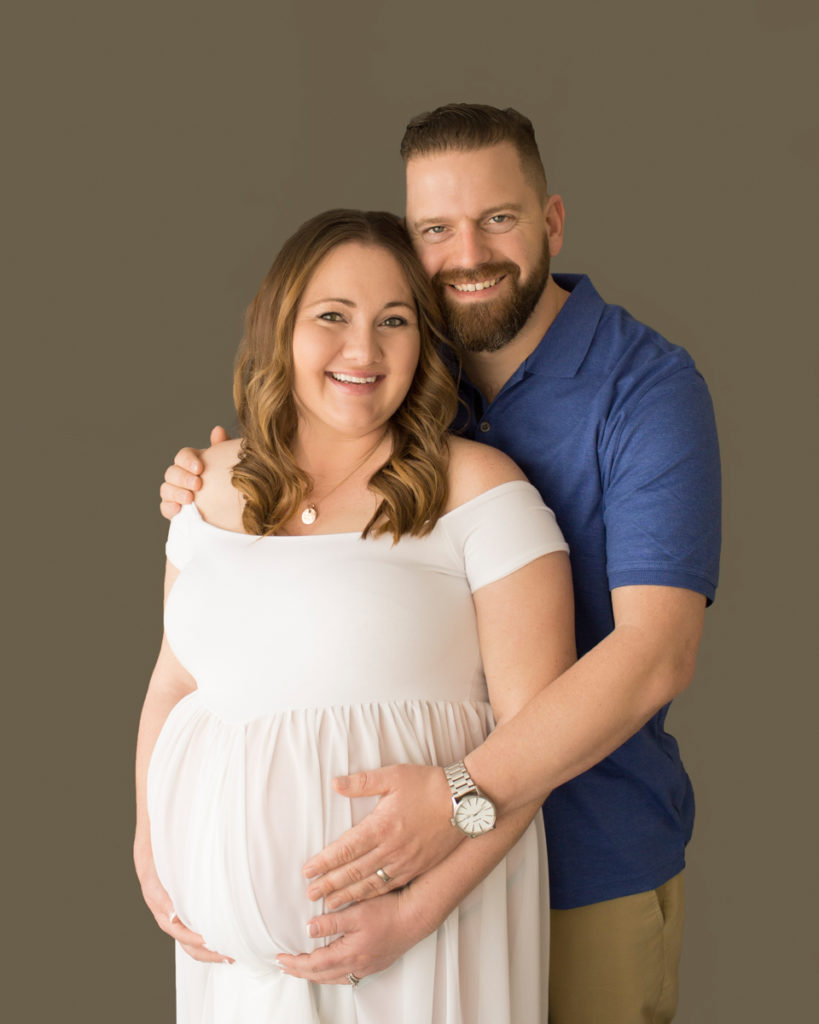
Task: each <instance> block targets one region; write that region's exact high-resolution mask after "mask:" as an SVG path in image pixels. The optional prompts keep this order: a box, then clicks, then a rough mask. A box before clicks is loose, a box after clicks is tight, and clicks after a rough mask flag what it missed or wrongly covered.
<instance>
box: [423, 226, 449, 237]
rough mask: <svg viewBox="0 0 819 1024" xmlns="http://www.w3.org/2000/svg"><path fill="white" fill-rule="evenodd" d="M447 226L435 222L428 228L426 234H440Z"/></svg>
mask: <svg viewBox="0 0 819 1024" xmlns="http://www.w3.org/2000/svg"><path fill="white" fill-rule="evenodd" d="M445 230H446V228H445V227H444V225H443V224H433V225H432V227H431V228H427V229H426V231H425V232H424V234H427V235H440V234H441V233H442V232H444V231H445Z"/></svg>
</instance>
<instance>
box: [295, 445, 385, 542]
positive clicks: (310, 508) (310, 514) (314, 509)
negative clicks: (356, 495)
mask: <svg viewBox="0 0 819 1024" xmlns="http://www.w3.org/2000/svg"><path fill="white" fill-rule="evenodd" d="M388 429H389V428H388ZM386 436H387V430H385V431H384V433H383V434H382V435H381V437H379V439H378V440H377V441H376V442H375V445H374V446H373V447H372V448H370V450H369V451H368V452H367V454H366V455H365V456H364V458H363V459H361V460H360V461H359V462H357V463H356V464H355V465H354V466H353V468H352V469H351V470H350V472H349V473H348V474H347V475H346V476H345V477H342V479H341V480H339V482H338V483H337V484H336V485H335V487H332V488H331V489H330V490H329V491H328V492H327V493H326V494H325V495H324V497H323V498H322V499H321V500H322V501H326V500H327V499H328V498H329V497H330V495H332V494H335V492H336V491H337V490H338V489H339V487H341V485H342V484H346V483H347V481H348V480H349V479H350V477H351V476H352V475H353V474H354V473H357V472H358V470H359V469H361V468H362V466H364V465H366V463H367V460H368V459H370V458H372V456H373V455H374V454H375V453H376V451H377V450H378V448H379V447H380V445H381V442H382V441H383V440H384V438H385V437H386ZM318 517H319V508H318V505H317V504H316V502H315V501H309V502H308V503H307V504H306V505H305V506H304V508H303V509H302V512H301V521H302V522H303V523H304V525H305V526H312V525H313V523H315V521H316V520H317V519H318Z"/></svg>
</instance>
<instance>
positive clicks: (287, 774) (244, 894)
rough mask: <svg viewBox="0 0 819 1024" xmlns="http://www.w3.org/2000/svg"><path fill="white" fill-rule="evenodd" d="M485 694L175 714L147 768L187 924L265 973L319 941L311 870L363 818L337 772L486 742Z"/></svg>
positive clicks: (163, 860)
mask: <svg viewBox="0 0 819 1024" xmlns="http://www.w3.org/2000/svg"><path fill="white" fill-rule="evenodd" d="M489 725H490V719H489V709H488V706H487V705H485V704H482V703H474V704H447V703H443V702H441V703H430V702H426V701H419V702H401V703H397V704H368V705H345V706H338V707H332V708H318V709H316V708H309V709H297V710H293V711H288V712H281V713H278V714H276V715H271V716H265V717H262V718H257V719H253V720H252V721H250V722H246V723H236V722H226V721H224V720H223V719H222V718H220V717H219V716H217V715H216V714H214V713H213V712H212V711H211V710H210V709H208V708H207V707H205V706H204V704H203V703H202V701H201V700H200V696H199V694H198V692H197V693H193V694H191V695H190V696H188V697H186V698H184V700H182V701H181V702H180V703H179V704H178V705H177V706H176V707H175V708H174V710H173V711H172V712H171V714H170V715H169V717H168V720H167V721H166V723H165V726H164V727H163V730H162V732H161V734H160V736H159V739H158V740H157V744H156V747H155V749H154V753H153V756H152V759H151V765H150V768H149V773H148V811H149V815H150V820H151V840H152V844H153V848H154V857H155V861H156V866H157V871H158V872H159V876H160V879H161V880H162V883H163V885H164V886H165V887H166V889H167V890H168V892H169V894H170V896H171V899H172V900H173V903H174V907H175V909H176V911H177V913H178V914H179V917H180V918H181V920H182V921H183V922H184V923H185V924H187V925H188V926H189V927H191V928H193V929H194V930H195V931H197V932H199V933H200V934H202V935H203V936H204V938H205V941H206V942H207V944H208V946H210V947H211V948H212V949H216V950H218V951H219V952H220V953H224V954H226V955H228V956H231V957H233V958H234V959H236V960H238V961H240V962H244V963H246V964H247V965H248V966H249V967H252V968H255V969H258V970H262V971H264V970H269V969H271V968H272V967H274V961H275V957H276V956H277V955H278V954H279V953H282V952H288V953H291V952H292V953H297V952H305V951H309V950H311V949H312V948H314V946H315V945H316V943H313V942H312V940H310V939H309V938H308V937H307V934H306V931H305V925H306V923H307V921H308V920H310V918H311V917H313V916H314V915H315V914H316V913H320V912H321V905H320V904H316V903H311V902H310V901H309V900H308V899H307V897H306V896H305V889H306V883H305V880H304V878H303V876H302V874H301V866H302V864H303V863H304V862H305V860H307V858H308V857H310V856H312V855H313V854H314V853H316V852H317V851H318V850H320V849H321V848H322V847H323V846H325V845H326V844H327V843H328V842H330V841H331V840H333V839H335V838H337V837H338V836H339V835H340V834H341V833H342V832H344V831H345V830H346V829H347V828H349V827H350V826H351V825H353V824H354V823H355V822H356V821H358V820H360V819H361V818H362V817H363V816H364V815H365V814H366V813H368V812H369V810H371V808H372V807H373V805H374V800H373V799H361V800H356V801H350V800H347V799H345V798H342V797H340V796H339V795H338V794H336V793H335V791H334V790H333V789H332V785H331V781H332V779H333V777H334V776H335V775H340V774H346V773H348V772H353V771H358V770H360V769H363V768H373V767H377V766H378V765H381V764H392V763H395V762H401V761H403V762H412V763H417V764H420V763H432V764H445V763H448V762H449V761H450V760H457V759H459V758H461V757H463V756H464V755H465V754H466V753H467V752H468V751H469V750H471V749H473V748H474V747H475V746H476V745H477V744H478V743H480V742H481V740H482V739H483V737H484V736H485V735H486V733H487V731H488V728H489Z"/></svg>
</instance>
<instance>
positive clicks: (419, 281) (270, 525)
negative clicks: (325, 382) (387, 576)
mask: <svg viewBox="0 0 819 1024" xmlns="http://www.w3.org/2000/svg"><path fill="white" fill-rule="evenodd" d="M347 242H361V243H364V244H365V245H372V246H375V247H377V248H380V249H384V250H385V252H388V253H390V254H391V255H392V256H393V257H394V258H395V259H396V260H397V261H398V263H399V265H400V266H401V268H402V270H403V272H404V276H405V277H406V280H407V283H408V284H409V287H410V291H411V292H412V295H413V299H414V301H415V309H416V313H417V316H418V326H419V333H420V340H421V345H420V356H419V359H418V366H417V368H416V371H415V376H414V377H413V380H412V384H411V385H410V389H409V392H408V393H407V395H406V397H405V398H404V401H403V402H402V403H401V405H400V406H399V408H398V409H397V410H396V412H395V413H394V414H393V416H392V418H391V420H390V430H391V434H392V442H393V445H392V454H391V456H390V458H389V459H388V461H387V462H386V463H384V465H382V466H381V467H380V469H378V470H377V471H376V472H375V473H374V474H373V475H372V477H370V480H369V485H368V486H369V488H370V490H372V491H374V492H375V493H376V494H377V495H379V496H380V499H381V500H380V501H379V504H378V507H377V509H376V511H375V513H374V515H373V517H372V519H370V521H369V523H367V525H366V527H365V528H364V532H363V535H362V536H364V537H366V536H367V535H368V534H370V533H372V534H373V535H375V536H377V535H378V534H381V533H388V532H390V533H392V535H393V538H394V539H395V540H396V541H397V540H398V539H399V538H400V537H401V536H402V535H403V534H405V533H411V534H415V535H417V536H423V535H424V534H426V533H429V531H430V530H431V529H432V527H433V526H434V525H435V523H436V521H437V520H438V518H439V516H440V515H441V514H442V512H443V510H444V507H445V506H446V499H447V465H448V457H449V449H448V445H447V433H448V428H449V426H450V424H451V422H452V419H453V417H454V415H455V410H456V407H457V392H456V388H455V385H454V383H453V380H452V377H451V375H450V373H449V371H448V370H447V368H446V365H445V364H444V361H443V360H442V358H441V356H440V354H439V348H440V346H445V347H447V348H449V343H448V342H447V341H446V339H445V337H444V335H443V334H442V328H441V313H440V308H439V306H438V300H437V298H436V296H435V293H434V291H433V289H432V286H431V285H430V282H429V278H428V277H427V275H426V272H425V271H424V268H423V267H422V266H421V263H420V261H419V260H418V257H417V256H416V254H415V250H414V249H413V248H412V243H411V242H410V240H409V236H408V235H407V233H406V230H405V229H404V225H403V223H402V222H401V221H400V220H399V219H398V218H397V217H395V216H394V215H393V214H391V213H379V212H372V211H365V210H329V211H328V212H327V213H321V214H319V215H318V216H317V217H313V218H312V219H311V220H308V221H307V222H306V223H305V224H302V226H301V227H300V228H299V229H298V230H297V231H296V232H295V233H294V234H293V235H291V237H290V238H288V240H287V241H286V242H285V243H284V245H283V246H282V248H281V251H280V252H279V254H278V256H277V257H276V259H275V260H274V261H273V265H272V267H271V268H270V270H269V271H268V272H267V276H266V277H265V279H264V281H263V282H262V285H261V287H260V288H259V291H258V292H257V294H256V297H255V298H254V299H253V301H252V302H251V304H250V306H249V307H248V310H247V314H246V316H245V331H244V336H243V337H242V341H241V344H240V346H239V352H238V356H237V359H236V369H235V372H234V377H233V400H234V403H235V405H236V411H237V414H238V418H239V424H240V427H241V431H242V445H241V449H240V454H239V462H238V463H237V464H236V466H235V467H234V469H233V474H232V482H233V485H234V487H236V488H237V489H238V490H239V491H240V492H241V493H242V494H243V495H244V498H245V507H244V512H243V515H242V523H243V525H244V528H245V530H246V531H247V532H248V533H254V534H263V535H270V534H275V533H278V532H279V531H280V530H281V528H282V526H283V525H284V523H286V522H287V521H288V520H289V519H291V518H292V517H293V516H294V515H295V514H296V513H297V511H298V509H299V506H300V505H301V504H302V503H303V502H304V500H305V499H306V497H307V496H308V494H309V493H310V489H311V487H312V480H311V479H310V477H309V476H308V475H307V473H305V472H304V470H302V469H301V468H300V467H299V466H298V465H297V464H296V460H295V457H294V455H293V443H294V441H295V437H296V430H297V427H298V414H297V411H296V404H295V401H294V398H293V390H292V387H293V328H294V325H295V320H296V314H297V312H298V306H299V303H300V301H301V298H302V296H303V295H304V291H305V289H306V287H307V283H308V281H309V280H310V278H311V277H312V275H313V273H314V271H315V270H316V267H317V266H318V264H319V263H320V262H321V260H322V259H324V257H325V256H326V255H327V254H328V253H329V252H330V251H331V250H332V249H335V248H336V246H339V245H344V244H345V243H347ZM449 351H450V352H451V348H449Z"/></svg>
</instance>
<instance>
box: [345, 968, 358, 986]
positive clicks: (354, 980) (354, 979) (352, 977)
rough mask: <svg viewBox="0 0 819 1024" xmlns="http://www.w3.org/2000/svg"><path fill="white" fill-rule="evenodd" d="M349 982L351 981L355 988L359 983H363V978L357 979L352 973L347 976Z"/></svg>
mask: <svg viewBox="0 0 819 1024" xmlns="http://www.w3.org/2000/svg"><path fill="white" fill-rule="evenodd" d="M347 981H349V983H350V984H351V985H352V986H353V988H355V987H356V985H357V984H358V983H359V981H361V978H357V977H356V976H355V975H354V974H353V972H352V971H350V973H349V974H348V975H347Z"/></svg>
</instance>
